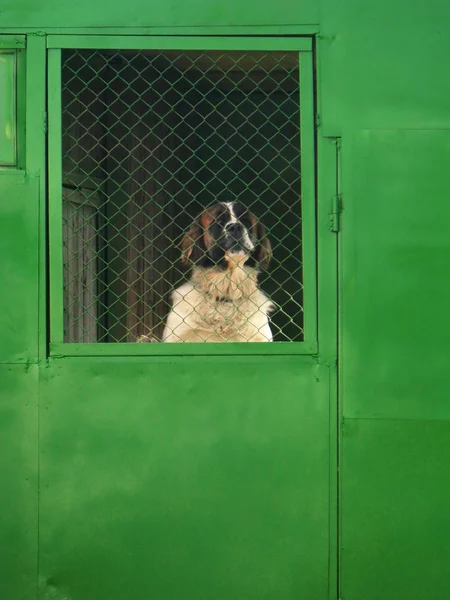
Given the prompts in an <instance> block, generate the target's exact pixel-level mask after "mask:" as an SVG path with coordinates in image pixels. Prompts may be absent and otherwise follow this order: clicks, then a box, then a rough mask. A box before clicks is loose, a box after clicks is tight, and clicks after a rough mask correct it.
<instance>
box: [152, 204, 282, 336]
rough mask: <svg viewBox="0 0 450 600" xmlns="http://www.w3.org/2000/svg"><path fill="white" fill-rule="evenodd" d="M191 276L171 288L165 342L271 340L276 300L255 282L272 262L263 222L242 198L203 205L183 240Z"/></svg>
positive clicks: (183, 256)
mask: <svg viewBox="0 0 450 600" xmlns="http://www.w3.org/2000/svg"><path fill="white" fill-rule="evenodd" d="M181 251H182V254H181V260H182V262H183V263H184V264H185V265H188V266H190V267H191V268H192V271H191V276H190V279H189V281H187V282H186V283H184V284H182V285H181V286H180V287H179V288H177V289H176V290H175V291H174V292H173V293H172V308H171V310H170V312H169V315H168V318H167V322H166V325H165V329H164V333H163V337H162V341H163V342H169V343H170V342H272V341H273V335H272V330H271V328H270V324H269V314H270V312H271V311H272V310H273V308H274V305H273V303H272V302H271V300H270V299H269V298H268V297H267V296H266V295H265V294H264V293H263V292H262V291H261V290H260V289H259V287H258V271H259V269H261V268H266V267H267V266H268V264H269V262H270V259H271V255H272V249H271V245H270V241H269V239H268V238H267V232H266V229H265V227H264V226H263V225H262V223H260V222H259V221H258V219H257V218H256V217H255V216H254V215H253V214H252V213H250V212H249V211H248V210H247V209H246V208H245V206H244V205H242V204H241V203H240V202H222V203H219V204H216V205H215V206H212V207H210V208H207V209H206V210H204V211H203V212H202V213H201V215H200V216H199V217H198V218H197V219H196V220H195V222H194V223H193V225H192V226H191V228H190V229H189V231H187V233H186V234H185V235H184V237H183V239H182V241H181Z"/></svg>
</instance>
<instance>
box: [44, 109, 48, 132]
mask: <svg viewBox="0 0 450 600" xmlns="http://www.w3.org/2000/svg"><path fill="white" fill-rule="evenodd" d="M44 133H48V118H47V111H45V112H44Z"/></svg>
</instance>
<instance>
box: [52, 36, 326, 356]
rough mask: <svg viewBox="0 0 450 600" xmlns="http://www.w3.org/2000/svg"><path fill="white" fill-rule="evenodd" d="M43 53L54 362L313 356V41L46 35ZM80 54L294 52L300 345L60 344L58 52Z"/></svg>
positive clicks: (314, 329)
mask: <svg viewBox="0 0 450 600" xmlns="http://www.w3.org/2000/svg"><path fill="white" fill-rule="evenodd" d="M47 48H48V161H49V162H48V201H49V204H48V211H49V278H50V286H49V293H50V298H49V305H50V335H49V340H50V353H51V355H58V356H139V355H141V356H152V355H153V356H187V355H203V356H208V355H210V356H212V355H216V356H217V355H293V354H298V355H311V354H316V353H317V350H318V340H317V320H318V311H317V256H316V245H317V226H316V172H315V165H316V163H315V113H314V76H313V54H312V48H313V45H312V38H310V37H256V36H255V37H206V36H205V37H203V36H201V37H200V36H199V37H183V36H109V35H108V36H97V35H91V36H86V35H50V36H48V38H47ZM64 49H77V50H83V49H87V50H105V49H108V50H161V51H164V50H175V51H176V50H179V51H189V50H193V51H215V50H219V51H251V50H255V51H267V52H269V51H293V52H298V53H299V78H300V86H299V94H300V107H301V110H300V161H301V199H302V200H301V211H302V215H301V218H302V247H303V261H302V262H303V277H302V280H303V281H302V282H303V285H304V295H303V310H304V339H303V340H302V341H292V342H291V341H290V342H277V343H261V342H256V343H255V342H251V343H245V342H244V343H242V342H241V343H204V342H203V343H187V344H186V343H171V344H164V343H158V344H135V343H121V342H115V343H102V342H94V343H89V342H88V343H69V342H64V297H63V289H64V280H63V227H62V222H63V197H62V196H63V192H62V190H63V181H62V122H61V117H62V99H61V92H62V80H61V64H62V63H61V52H62V50H64Z"/></svg>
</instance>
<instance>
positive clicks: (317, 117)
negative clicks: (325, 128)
mask: <svg viewBox="0 0 450 600" xmlns="http://www.w3.org/2000/svg"><path fill="white" fill-rule="evenodd" d="M316 127H320V115H319V113H317V114H316Z"/></svg>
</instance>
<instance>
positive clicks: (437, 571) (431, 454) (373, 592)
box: [340, 419, 450, 600]
mask: <svg viewBox="0 0 450 600" xmlns="http://www.w3.org/2000/svg"><path fill="white" fill-rule="evenodd" d="M449 438H450V423H449V422H448V421H442V422H438V421H421V420H410V421H406V420H402V421H399V420H370V419H368V420H367V419H360V420H353V419H350V420H346V421H345V425H344V436H343V457H344V458H343V464H342V473H343V478H342V480H343V489H342V502H343V504H342V506H343V508H342V547H343V549H342V554H343V572H342V592H341V596H340V597H342V598H345V599H346V600H360V599H361V598H364V599H365V600H378V599H379V598H386V597H387V598H395V599H396V600H412V599H414V600H441V598H447V596H448V582H449V579H450V564H449V561H448V556H449V555H450V538H449V535H448V532H449V528H450V517H449V511H448V506H449V504H450V485H449V481H448V477H447V472H448V464H449V461H450V451H449V443H448V440H449Z"/></svg>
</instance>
